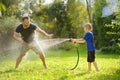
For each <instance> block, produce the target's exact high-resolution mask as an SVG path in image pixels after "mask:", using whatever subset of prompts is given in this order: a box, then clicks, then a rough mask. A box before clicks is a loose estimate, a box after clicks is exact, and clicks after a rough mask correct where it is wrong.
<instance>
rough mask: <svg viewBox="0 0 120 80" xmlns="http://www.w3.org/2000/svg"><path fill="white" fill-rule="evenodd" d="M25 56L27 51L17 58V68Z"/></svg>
mask: <svg viewBox="0 0 120 80" xmlns="http://www.w3.org/2000/svg"><path fill="white" fill-rule="evenodd" d="M24 56H25V53H20V55H19V56H18V58H17V60H16V66H15V68H18V66H19V64H20V62H21V60H22V58H23V57H24Z"/></svg>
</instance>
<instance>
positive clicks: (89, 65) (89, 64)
mask: <svg viewBox="0 0 120 80" xmlns="http://www.w3.org/2000/svg"><path fill="white" fill-rule="evenodd" d="M89 71H91V62H88V72H89Z"/></svg>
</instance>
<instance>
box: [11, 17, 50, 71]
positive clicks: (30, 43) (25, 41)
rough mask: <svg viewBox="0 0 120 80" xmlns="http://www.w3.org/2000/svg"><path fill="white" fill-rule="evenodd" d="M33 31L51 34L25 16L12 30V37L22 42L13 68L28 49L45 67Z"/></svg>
mask: <svg viewBox="0 0 120 80" xmlns="http://www.w3.org/2000/svg"><path fill="white" fill-rule="evenodd" d="M35 32H38V33H40V34H43V35H45V36H46V37H48V38H51V37H52V34H47V33H46V32H45V31H43V30H42V29H40V28H39V27H38V26H36V25H35V24H33V23H31V22H30V18H29V17H28V16H25V17H23V18H22V23H21V24H19V25H18V26H17V28H16V31H15V32H14V35H13V37H14V38H15V39H16V40H17V41H19V42H20V43H21V44H22V48H21V51H20V54H19V56H18V58H17V60H16V66H15V68H18V66H19V64H20V62H21V60H22V58H23V57H24V56H25V54H26V52H27V51H28V50H29V49H32V50H34V51H35V52H36V53H37V54H38V56H39V57H40V59H41V60H42V63H43V66H44V67H45V68H46V69H47V64H46V61H45V55H44V52H43V51H42V49H41V47H40V46H39V43H38V41H36V40H35Z"/></svg>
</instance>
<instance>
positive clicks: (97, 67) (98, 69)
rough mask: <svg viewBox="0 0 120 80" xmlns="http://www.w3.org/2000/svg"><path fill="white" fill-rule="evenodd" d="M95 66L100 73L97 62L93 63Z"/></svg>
mask: <svg viewBox="0 0 120 80" xmlns="http://www.w3.org/2000/svg"><path fill="white" fill-rule="evenodd" d="M93 65H94V67H95V69H96V71H97V72H99V69H98V66H97V63H96V62H95V61H94V62H93Z"/></svg>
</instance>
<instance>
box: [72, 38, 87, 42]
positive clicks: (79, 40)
mask: <svg viewBox="0 0 120 80" xmlns="http://www.w3.org/2000/svg"><path fill="white" fill-rule="evenodd" d="M73 42H74V43H86V40H84V39H82V38H81V39H78V40H75V41H73Z"/></svg>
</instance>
